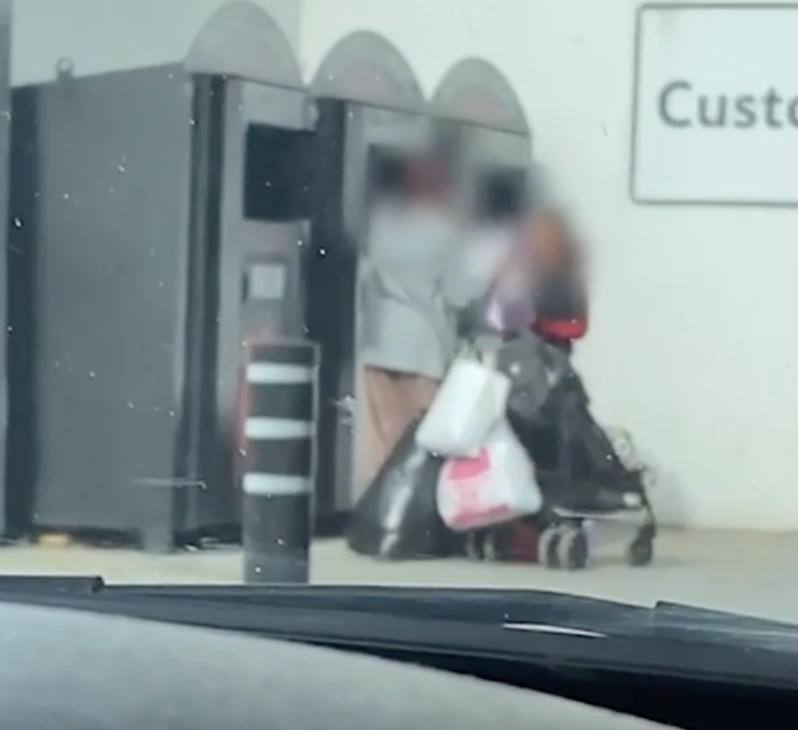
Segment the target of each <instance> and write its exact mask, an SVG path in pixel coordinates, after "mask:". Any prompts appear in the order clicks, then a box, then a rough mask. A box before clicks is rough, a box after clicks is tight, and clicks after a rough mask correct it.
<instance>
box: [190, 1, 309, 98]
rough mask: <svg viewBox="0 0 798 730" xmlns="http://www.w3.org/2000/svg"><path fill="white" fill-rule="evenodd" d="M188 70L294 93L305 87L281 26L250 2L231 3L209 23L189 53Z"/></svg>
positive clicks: (223, 7) (218, 11)
mask: <svg viewBox="0 0 798 730" xmlns="http://www.w3.org/2000/svg"><path fill="white" fill-rule="evenodd" d="M186 70H188V71H189V73H193V74H209V75H214V76H230V77H233V78H239V79H246V80H247V81H256V82H259V83H262V84H270V85H272V86H283V87H288V88H292V89H300V88H302V86H303V83H302V74H301V71H300V68H299V63H298V62H297V60H296V56H295V55H294V49H293V48H292V47H291V43H290V42H289V41H288V39H287V38H286V37H285V35H284V34H283V31H282V30H281V29H280V26H279V25H278V24H277V23H276V22H275V20H274V19H273V18H272V17H271V16H270V15H269V14H268V13H267V12H266V11H265V10H264V9H263V8H261V7H260V6H259V5H255V4H254V3H251V2H247V1H246V0H235V1H234V2H230V3H227V4H226V5H224V6H222V7H221V8H219V10H217V11H216V12H215V13H214V14H213V15H212V16H211V17H210V18H209V19H208V21H207V22H206V23H205V25H204V26H203V28H202V30H201V31H200V32H199V35H198V36H197V38H196V39H195V41H194V43H193V44H192V46H191V48H190V49H189V52H188V56H187V57H186Z"/></svg>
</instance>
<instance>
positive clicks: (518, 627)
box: [502, 623, 606, 639]
mask: <svg viewBox="0 0 798 730" xmlns="http://www.w3.org/2000/svg"><path fill="white" fill-rule="evenodd" d="M502 628H505V629H510V630H511V631H533V632H538V633H541V634H561V635H564V636H583V637H585V638H586V639H603V638H605V637H606V634H603V633H601V632H599V631H590V630H589V629H574V628H571V627H570V626H551V625H548V624H528V623H506V624H503V625H502Z"/></svg>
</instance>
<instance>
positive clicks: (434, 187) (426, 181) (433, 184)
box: [405, 157, 446, 201]
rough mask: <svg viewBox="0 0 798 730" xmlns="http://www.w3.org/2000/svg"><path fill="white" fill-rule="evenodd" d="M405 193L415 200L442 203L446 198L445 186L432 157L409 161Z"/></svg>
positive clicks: (441, 174) (437, 165)
mask: <svg viewBox="0 0 798 730" xmlns="http://www.w3.org/2000/svg"><path fill="white" fill-rule="evenodd" d="M405 191H406V192H407V194H408V195H409V196H410V197H411V198H413V199H416V200H429V201H442V200H443V199H444V198H445V197H446V184H445V180H444V176H443V170H442V168H441V165H440V164H439V163H438V161H437V160H435V159H434V158H432V157H415V158H413V159H411V160H409V161H408V164H407V175H406V178H405Z"/></svg>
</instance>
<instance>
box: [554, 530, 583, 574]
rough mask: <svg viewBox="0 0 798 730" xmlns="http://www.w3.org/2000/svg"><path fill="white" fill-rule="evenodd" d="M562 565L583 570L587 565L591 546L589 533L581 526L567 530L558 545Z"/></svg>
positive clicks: (566, 567) (567, 568)
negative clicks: (588, 537) (588, 538)
mask: <svg viewBox="0 0 798 730" xmlns="http://www.w3.org/2000/svg"><path fill="white" fill-rule="evenodd" d="M557 554H558V557H559V560H560V565H561V566H562V567H563V568H565V569H566V570H582V569H584V568H585V567H586V566H587V561H588V558H589V557H590V547H589V545H588V540H587V535H586V534H585V531H584V530H583V529H582V528H581V527H571V528H568V529H567V530H565V532H564V533H563V534H562V537H560V541H559V545H558V546H557Z"/></svg>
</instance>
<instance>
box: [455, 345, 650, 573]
mask: <svg viewBox="0 0 798 730" xmlns="http://www.w3.org/2000/svg"><path fill="white" fill-rule="evenodd" d="M469 348H470V350H471V352H470V354H471V356H476V357H477V358H478V359H481V360H485V359H491V360H492V361H493V364H494V366H495V367H496V369H497V370H499V371H500V372H503V373H504V374H505V375H508V376H509V377H510V380H511V382H512V387H511V391H510V396H509V399H508V404H507V417H508V421H509V423H510V426H511V428H512V430H513V432H514V433H515V435H516V437H517V439H518V440H519V442H520V443H521V445H522V446H523V447H524V449H525V451H526V453H527V454H528V455H529V457H530V459H531V460H532V463H533V464H534V466H535V475H536V480H537V483H538V486H539V488H540V491H541V493H542V496H543V508H542V509H541V510H540V511H539V512H538V513H536V514H534V515H532V516H530V517H526V518H521V522H522V523H524V524H523V525H515V526H513V525H499V526H497V527H495V528H488V529H484V530H478V531H475V532H473V533H469V534H468V535H467V536H466V541H465V543H466V552H467V554H468V555H469V556H470V557H473V558H478V559H483V560H496V559H502V558H503V557H504V554H503V553H504V552H506V549H505V548H503V547H502V542H503V539H502V537H503V535H506V531H507V529H508V527H509V528H513V527H515V528H518V527H519V526H523V527H525V528H526V532H527V534H529V532H530V531H532V532H533V533H534V534H535V535H536V541H537V544H536V546H535V550H534V552H535V553H536V556H537V560H538V561H539V562H541V563H542V564H544V565H546V566H548V567H551V568H565V569H570V570H574V569H582V568H584V567H586V565H587V564H588V562H589V559H590V552H591V543H592V540H591V532H592V531H594V530H600V529H601V527H602V523H605V522H616V523H617V522H624V523H629V522H631V523H632V526H633V527H634V528H635V530H634V536H633V538H632V539H631V541H630V542H629V543H628V544H627V546H626V559H627V562H628V563H629V564H630V565H633V566H644V565H647V564H649V563H650V562H651V560H652V558H653V545H654V538H655V536H656V521H655V518H654V514H653V511H652V509H651V505H650V503H649V500H648V496H647V493H646V492H647V490H646V484H645V478H644V471H643V470H642V469H630V468H628V467H627V466H626V465H625V464H624V463H623V461H622V460H621V458H620V457H619V455H618V454H617V453H616V451H615V448H614V445H613V444H612V442H611V440H610V438H609V437H608V436H607V434H606V433H605V432H604V430H603V429H602V428H601V427H600V426H599V425H598V424H597V423H596V421H595V420H594V419H593V416H592V415H591V413H590V407H589V406H590V402H589V398H588V395H587V392H586V390H585V388H584V385H583V383H582V381H581V379H580V378H579V376H578V374H577V373H576V372H575V371H574V369H573V367H572V366H571V363H570V359H569V357H568V355H567V353H565V352H563V351H562V350H561V349H560V348H558V347H556V346H554V345H552V344H551V343H549V342H547V341H546V340H545V339H543V338H541V337H539V336H538V335H535V334H532V333H527V334H523V335H520V336H517V337H515V338H512V339H509V340H505V339H500V338H496V337H493V338H491V337H485V336H477V337H472V338H471V340H470V342H469ZM542 378H545V379H546V380H545V381H544V380H542ZM542 394H543V395H542ZM504 542H506V541H504Z"/></svg>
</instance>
